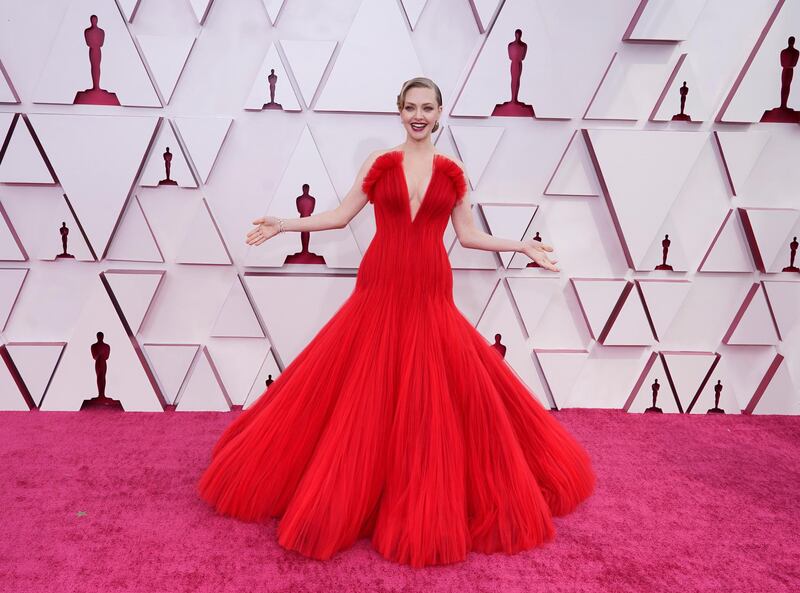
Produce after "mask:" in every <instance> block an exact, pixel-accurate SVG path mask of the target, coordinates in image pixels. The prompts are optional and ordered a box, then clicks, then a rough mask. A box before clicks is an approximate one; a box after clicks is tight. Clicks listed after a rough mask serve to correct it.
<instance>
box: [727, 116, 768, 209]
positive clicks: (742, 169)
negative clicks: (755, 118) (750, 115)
mask: <svg viewBox="0 0 800 593" xmlns="http://www.w3.org/2000/svg"><path fill="white" fill-rule="evenodd" d="M742 132H744V131H739V132H726V131H722V130H714V137H715V138H716V140H717V144H718V145H719V149H720V153H721V154H722V160H723V163H724V165H725V172H726V173H727V175H728V181H729V182H730V184H731V189H732V190H733V194H734V195H737V190H739V191H741V189H742V188H743V187H744V185H745V183H746V182H747V179H748V178H749V177H750V172H751V171H752V170H753V167H755V164H756V162H757V161H758V158H759V157H760V156H761V154H762V153H763V152H764V147H765V146H766V145H767V142H769V139H770V134H769V132H765V131H759V130H751V129H748V130H747V131H746V132H744V133H742Z"/></svg>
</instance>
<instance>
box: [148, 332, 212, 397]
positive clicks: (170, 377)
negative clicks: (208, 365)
mask: <svg viewBox="0 0 800 593" xmlns="http://www.w3.org/2000/svg"><path fill="white" fill-rule="evenodd" d="M199 349H200V344H144V345H143V346H142V350H143V351H144V353H145V355H146V357H147V360H148V362H149V364H150V368H152V369H153V373H154V374H155V377H156V380H157V381H158V384H159V386H160V387H161V392H162V393H163V394H164V399H166V400H167V403H168V404H174V403H175V398H176V397H178V393H179V392H180V389H181V386H182V385H183V382H184V381H185V379H186V375H187V373H188V372H189V367H190V366H191V364H192V361H193V360H194V358H195V355H196V354H197V351H198V350H199Z"/></svg>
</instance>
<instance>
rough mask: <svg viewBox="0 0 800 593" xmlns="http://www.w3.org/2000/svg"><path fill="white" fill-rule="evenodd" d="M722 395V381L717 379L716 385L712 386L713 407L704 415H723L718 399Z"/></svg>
mask: <svg viewBox="0 0 800 593" xmlns="http://www.w3.org/2000/svg"><path fill="white" fill-rule="evenodd" d="M720 395H722V381H720V380H719V379H717V384H716V385H714V407H713V408H709V409H708V411H707V412H706V414H724V413H725V410H723V409H722V408H720V407H719V398H720Z"/></svg>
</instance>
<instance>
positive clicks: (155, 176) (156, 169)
mask: <svg viewBox="0 0 800 593" xmlns="http://www.w3.org/2000/svg"><path fill="white" fill-rule="evenodd" d="M167 161H169V176H167ZM170 182H172V183H170ZM139 185H143V186H146V187H159V186H165V185H166V186H169V185H179V186H180V187H197V181H195V178H194V175H193V174H192V169H191V167H189V163H188V162H187V160H186V155H185V154H184V152H183V147H181V145H180V143H179V142H178V138H177V137H176V136H175V131H174V130H173V129H172V126H171V125H170V122H169V121H164V122H162V123H161V129H160V130H159V131H158V134H157V135H156V139H155V142H153V145H152V147H151V149H150V156H149V157H147V163H146V164H145V166H144V171H142V175H141V176H140V178H139Z"/></svg>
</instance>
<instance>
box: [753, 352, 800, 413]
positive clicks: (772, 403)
mask: <svg viewBox="0 0 800 593" xmlns="http://www.w3.org/2000/svg"><path fill="white" fill-rule="evenodd" d="M767 381H768V382H767ZM765 383H766V384H765V385H763V387H761V389H762V391H761V393H760V396H759V397H758V401H757V402H756V403H755V406H754V407H753V409H752V413H753V414H792V415H797V414H800V391H798V389H797V386H795V384H794V383H793V381H792V376H791V374H790V373H789V368H788V364H787V361H786V360H785V359H784V358H783V357H782V356H780V357H779V358H778V359H777V360H776V361H775V363H773V368H771V369H770V375H769V376H768V377H766V378H765Z"/></svg>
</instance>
